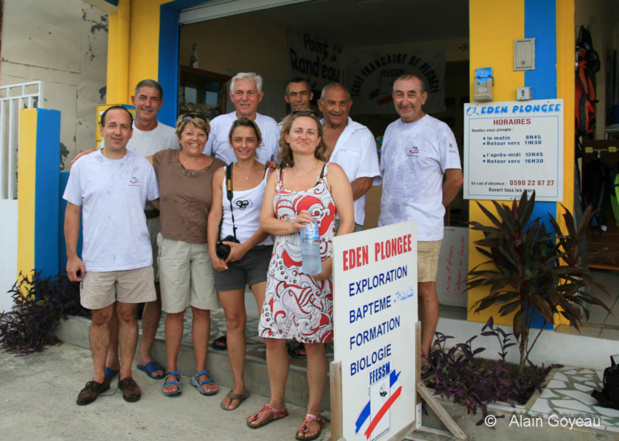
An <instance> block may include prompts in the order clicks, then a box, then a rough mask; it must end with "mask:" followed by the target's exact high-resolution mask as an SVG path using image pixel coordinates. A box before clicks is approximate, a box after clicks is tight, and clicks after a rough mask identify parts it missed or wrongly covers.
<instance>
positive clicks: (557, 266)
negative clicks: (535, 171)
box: [466, 191, 610, 374]
mask: <svg viewBox="0 0 619 441" xmlns="http://www.w3.org/2000/svg"><path fill="white" fill-rule="evenodd" d="M493 203H494V207H495V209H496V212H497V216H495V215H494V214H493V213H491V212H490V211H489V210H488V209H487V208H485V207H484V206H482V205H481V204H479V203H478V205H479V207H480V209H481V210H482V211H483V213H484V214H485V215H486V217H487V218H488V220H489V221H490V225H482V224H481V223H479V222H470V225H471V229H472V230H474V231H480V232H482V233H483V235H484V237H483V239H481V240H478V241H476V242H475V245H476V249H477V250H478V251H479V252H480V253H481V254H483V255H484V256H486V257H488V261H486V262H484V263H482V264H480V265H478V266H476V267H475V268H473V269H472V270H471V271H469V279H468V281H467V288H466V290H471V289H473V288H478V287H482V286H488V287H490V292H489V294H488V295H487V296H486V297H484V298H482V299H480V300H478V301H477V302H476V303H475V304H474V305H473V307H472V308H474V311H475V312H479V311H482V310H484V309H487V308H489V307H490V306H492V305H499V306H500V308H499V314H500V315H501V316H505V315H508V314H511V313H514V312H515V314H514V318H513V331H514V336H515V337H516V339H517V341H518V344H519V349H520V366H519V374H522V373H523V371H524V368H525V366H526V364H527V360H528V359H529V354H530V353H531V350H532V348H533V347H534V345H535V343H536V342H537V339H538V338H539V336H540V335H541V333H542V330H543V329H544V327H545V326H546V324H548V323H551V324H554V323H555V318H556V317H557V316H562V317H564V318H565V319H567V321H568V322H569V324H570V326H573V327H574V328H576V329H580V327H581V325H582V319H581V317H582V314H583V312H584V315H585V316H586V317H587V318H588V317H589V312H588V309H587V308H586V306H588V305H590V304H596V305H600V306H601V307H602V308H604V309H606V310H607V311H610V309H609V308H608V306H606V305H605V304H604V303H603V302H602V301H601V300H600V299H599V298H598V297H596V295H594V294H593V293H592V292H591V288H592V287H594V286H595V287H598V288H599V289H600V290H602V291H603V292H605V293H606V294H607V295H608V290H607V289H606V287H604V286H603V285H602V284H600V283H599V282H596V280H595V279H594V278H593V276H592V275H591V273H590V272H589V269H588V268H589V264H591V263H595V262H598V261H600V260H602V259H606V258H608V257H609V253H608V252H606V251H597V252H592V253H586V252H585V249H584V247H583V246H582V244H583V239H584V237H585V233H586V229H587V225H588V223H589V219H590V218H591V215H592V210H591V207H588V208H587V209H586V210H585V212H584V213H583V216H582V219H581V220H580V222H579V223H578V225H576V223H575V222H574V217H573V216H572V213H570V211H569V210H568V209H567V208H565V207H564V206H563V205H562V207H563V209H564V210H565V212H564V214H563V219H564V221H565V231H564V230H562V229H561V227H560V226H559V224H558V223H557V221H556V220H555V218H554V217H552V216H550V220H549V223H550V225H551V226H552V230H551V231H549V230H547V228H546V225H545V224H544V223H543V222H541V220H540V219H539V218H537V219H534V220H533V221H531V216H532V213H533V208H534V206H535V192H533V193H532V194H531V197H530V198H529V197H527V192H526V191H524V192H523V194H522V196H521V197H520V200H518V199H515V200H514V201H513V203H512V204H511V207H510V206H509V205H508V204H499V203H497V202H493ZM535 314H539V316H541V317H542V318H543V325H542V327H541V328H540V330H539V332H538V333H537V335H536V336H535V338H534V339H533V341H531V340H530V335H529V334H530V330H531V325H532V322H533V318H534V316H535Z"/></svg>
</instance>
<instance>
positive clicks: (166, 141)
mask: <svg viewBox="0 0 619 441" xmlns="http://www.w3.org/2000/svg"><path fill="white" fill-rule="evenodd" d="M134 93H135V95H133V96H132V97H131V103H132V104H133V106H134V107H135V113H136V119H135V121H134V122H133V136H132V137H131V139H130V140H129V142H128V144H127V150H128V151H130V152H134V153H136V154H138V155H140V156H143V157H147V156H152V155H154V154H155V153H157V152H160V151H161V150H165V149H178V148H179V144H178V138H177V137H176V133H175V130H174V128H173V127H170V126H168V125H166V124H163V123H162V122H160V121H157V115H158V113H159V110H161V106H162V105H163V88H162V87H161V85H160V84H159V83H158V82H157V81H155V80H150V79H146V80H142V81H140V82H139V83H138V84H137V85H136V86H135V92H134ZM104 147H105V139H103V140H101V143H99V148H100V149H101V148H104ZM92 151H93V150H86V151H85V152H83V153H81V154H79V155H77V156H76V157H75V159H74V160H73V161H71V163H75V161H77V160H78V159H79V158H80V157H81V156H83V155H84V154H88V153H91V152H92ZM144 212H145V214H146V219H147V221H146V223H147V226H148V232H149V234H150V242H151V246H152V249H153V272H154V274H155V287H156V289H157V299H156V300H155V301H154V302H149V303H146V304H145V305H144V311H143V313H142V343H141V346H140V352H139V354H138V357H137V364H138V369H139V370H141V371H143V372H145V373H146V374H147V375H148V376H149V377H150V378H152V379H154V380H159V379H162V378H163V376H164V375H165V371H164V369H163V367H162V366H161V365H160V364H159V363H157V362H156V361H154V360H153V357H152V355H151V351H152V347H153V343H154V341H155V335H156V334H157V328H158V327H159V319H160V318H161V293H160V290H159V283H158V268H157V254H158V249H157V233H158V231H159V211H158V210H156V209H155V207H153V206H152V205H151V204H146V208H145V210H144ZM116 327H117V321H116V318H114V319H113V321H112V324H111V327H110V332H111V335H110V338H111V341H110V349H109V351H108V355H107V360H106V363H105V366H106V367H105V372H106V374H107V376H108V377H110V379H112V378H113V377H115V376H116V375H117V374H118V369H119V366H120V364H119V361H118V335H117V333H116Z"/></svg>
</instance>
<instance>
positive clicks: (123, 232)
mask: <svg viewBox="0 0 619 441" xmlns="http://www.w3.org/2000/svg"><path fill="white" fill-rule="evenodd" d="M132 119H133V118H132V117H131V114H130V113H129V111H127V109H125V108H124V107H121V106H114V107H111V108H109V109H108V110H106V111H105V112H104V113H103V115H102V116H101V128H100V130H101V134H102V135H103V137H104V139H105V148H104V149H101V150H98V151H97V152H95V153H93V154H91V155H88V156H87V157H84V158H82V160H81V161H79V162H78V163H76V164H75V165H74V166H73V168H72V170H71V174H70V176H69V181H68V183H67V187H66V189H65V192H64V195H63V198H64V199H65V200H66V201H67V208H66V213H65V226H64V231H65V241H66V245H67V268H66V269H67V275H68V277H69V280H71V281H74V282H75V281H79V282H81V285H80V303H81V304H82V306H84V307H85V308H87V309H90V310H91V311H92V322H91V326H90V346H91V352H92V358H93V363H94V376H93V380H92V381H89V382H88V383H86V386H85V387H84V389H82V391H81V392H80V394H79V396H78V398H77V404H78V405H86V404H90V403H92V402H93V401H94V400H96V399H97V397H98V395H99V394H100V393H102V392H105V391H106V390H108V389H109V388H110V378H109V377H108V376H107V375H106V373H105V361H106V355H107V351H108V348H109V346H110V340H111V339H110V322H111V320H112V316H113V312H114V310H116V312H117V314H118V322H119V324H118V339H119V342H120V352H121V363H120V382H119V388H120V389H121V390H122V391H123V398H124V399H125V400H126V401H128V402H134V401H138V400H139V399H140V397H141V390H140V388H139V386H138V385H137V384H136V382H135V381H134V380H133V378H132V375H131V364H132V362H133V357H134V355H135V349H136V345H137V339H138V325H137V317H136V315H137V314H136V313H137V304H138V303H141V302H151V301H153V300H155V298H156V293H155V285H154V282H153V268H152V249H151V246H150V239H149V234H148V229H147V227H146V216H145V214H144V206H145V204H146V202H147V201H153V200H156V199H158V198H159V190H158V188H157V178H156V176H155V171H154V169H153V167H152V166H151V165H150V163H149V162H148V161H147V160H146V159H145V158H143V157H141V156H139V155H137V154H135V153H132V152H128V151H127V143H128V141H129V139H130V138H131V134H132ZM81 218H83V224H84V228H83V236H84V242H83V249H82V259H83V260H82V259H80V258H79V256H78V255H77V242H78V239H79V232H80V223H81Z"/></svg>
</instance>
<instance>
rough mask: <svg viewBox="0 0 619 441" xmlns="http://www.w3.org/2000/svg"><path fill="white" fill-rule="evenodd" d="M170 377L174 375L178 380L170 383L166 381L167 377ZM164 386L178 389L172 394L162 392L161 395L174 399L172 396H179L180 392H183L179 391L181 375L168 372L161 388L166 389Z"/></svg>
mask: <svg viewBox="0 0 619 441" xmlns="http://www.w3.org/2000/svg"><path fill="white" fill-rule="evenodd" d="M170 375H174V376H175V377H176V378H178V380H177V381H175V380H170V381H168V377H169V376H170ZM166 386H178V389H176V390H175V391H173V392H166V391H164V390H162V391H161V392H162V393H163V394H164V395H165V396H166V397H174V396H176V395H180V394H181V392H182V391H183V390H182V389H181V374H180V373H179V372H176V371H170V372H168V373H167V374H166V376H165V378H164V379H163V387H166Z"/></svg>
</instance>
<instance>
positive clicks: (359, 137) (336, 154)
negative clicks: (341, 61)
mask: <svg viewBox="0 0 619 441" xmlns="http://www.w3.org/2000/svg"><path fill="white" fill-rule="evenodd" d="M351 107H352V100H351V99H350V95H349V93H348V91H347V90H346V88H344V86H342V85H341V84H338V83H331V84H327V85H326V86H325V87H323V89H322V92H321V94H320V99H319V100H318V108H319V109H320V111H321V112H322V116H323V119H322V132H323V135H324V136H323V141H324V143H325V144H326V146H327V151H326V157H327V160H328V161H329V162H334V163H336V164H337V165H339V166H340V167H342V168H343V169H344V172H345V173H346V176H348V180H349V181H350V185H351V186H352V195H353V199H354V201H355V231H360V230H362V229H363V224H364V222H365V194H366V193H367V191H368V190H369V189H370V188H371V187H372V185H380V176H381V175H380V168H379V164H378V153H377V152H376V141H375V140H374V135H372V132H370V130H369V129H368V128H367V127H366V126H364V125H362V124H359V123H358V122H355V121H353V120H352V119H351V118H350V116H349V114H350V109H351Z"/></svg>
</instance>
